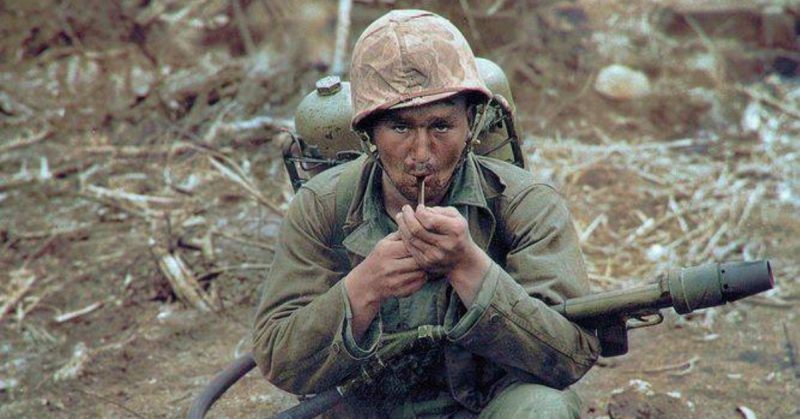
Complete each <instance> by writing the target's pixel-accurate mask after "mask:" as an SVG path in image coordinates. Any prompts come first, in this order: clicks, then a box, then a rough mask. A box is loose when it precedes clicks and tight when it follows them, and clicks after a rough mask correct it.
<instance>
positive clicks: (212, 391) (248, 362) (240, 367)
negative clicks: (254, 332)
mask: <svg viewBox="0 0 800 419" xmlns="http://www.w3.org/2000/svg"><path fill="white" fill-rule="evenodd" d="M255 366H256V361H255V360H253V355H252V354H249V353H248V354H246V355H242V356H240V357H239V358H236V360H235V361H233V363H231V364H230V365H228V366H227V367H226V368H225V369H224V370H222V372H220V373H219V374H217V375H216V376H215V377H214V379H213V380H211V382H210V383H208V385H207V386H206V388H205V389H203V392H202V393H200V395H199V396H197V398H196V399H194V402H192V407H191V408H190V409H189V419H203V417H205V415H206V412H208V409H211V406H212V405H213V404H214V402H215V401H217V399H219V398H220V396H222V394H223V393H225V391H226V390H228V388H229V387H230V386H232V385H233V384H234V383H236V381H238V380H239V379H240V378H242V377H244V376H245V374H247V373H248V372H249V371H250V370H252V369H253V368H254V367H255Z"/></svg>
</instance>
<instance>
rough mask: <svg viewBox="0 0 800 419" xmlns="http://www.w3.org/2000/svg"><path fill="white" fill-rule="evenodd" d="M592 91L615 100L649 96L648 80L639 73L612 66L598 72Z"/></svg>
mask: <svg viewBox="0 0 800 419" xmlns="http://www.w3.org/2000/svg"><path fill="white" fill-rule="evenodd" d="M594 89H595V90H596V91H597V92H598V93H600V94H601V95H603V96H605V97H608V98H611V99H617V100H630V99H641V98H643V97H645V96H647V95H649V94H650V91H651V88H650V80H649V79H648V78H647V75H645V74H644V73H642V72H641V71H637V70H633V69H631V68H628V67H626V66H624V65H620V64H613V65H610V66H608V67H605V68H603V69H602V70H600V73H599V74H598V75H597V80H595V82H594Z"/></svg>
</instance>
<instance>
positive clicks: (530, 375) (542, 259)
mask: <svg viewBox="0 0 800 419" xmlns="http://www.w3.org/2000/svg"><path fill="white" fill-rule="evenodd" d="M503 207H504V208H502V212H501V214H500V216H501V219H500V220H499V222H498V224H499V226H500V231H499V233H500V234H503V235H504V239H505V242H506V243H507V245H508V246H509V252H508V256H507V259H506V261H505V269H503V268H502V267H501V266H500V265H498V264H497V263H492V265H491V267H490V268H489V270H488V271H487V273H486V275H485V277H484V281H483V284H482V286H481V288H480V290H479V292H478V294H477V296H476V298H475V300H474V302H473V304H472V305H471V306H470V307H469V308H468V309H466V310H465V309H464V308H463V306H461V310H460V313H461V314H460V315H458V314H456V315H452V314H451V313H459V310H458V309H457V308H456V307H451V309H450V310H448V316H447V317H446V319H445V327H446V328H447V329H448V336H449V338H450V340H451V341H453V342H455V343H457V344H459V345H461V346H463V347H465V348H467V349H468V350H470V351H471V352H473V353H475V354H478V355H481V356H483V357H485V358H488V359H490V360H492V361H494V362H497V363H499V364H501V365H503V366H504V367H505V368H507V369H508V370H509V371H511V372H512V373H514V374H515V375H516V376H518V377H520V379H522V380H523V381H531V382H539V383H543V384H546V385H548V386H550V387H554V388H564V387H567V386H569V385H570V384H572V383H574V382H576V381H577V380H578V379H580V378H581V377H582V376H583V375H584V374H585V373H586V372H587V371H588V370H589V369H590V368H591V367H592V365H594V363H595V361H596V360H597V357H598V355H599V350H600V345H599V342H598V340H597V338H596V336H594V334H592V333H590V332H589V331H587V330H585V329H583V328H581V327H580V326H578V325H576V324H574V323H572V322H570V321H569V320H567V319H566V318H565V317H563V316H562V315H561V314H559V313H557V312H556V311H554V310H552V309H551V308H550V307H548V305H551V304H556V303H560V302H562V301H564V300H565V299H568V298H573V297H578V296H581V295H584V294H586V293H587V292H588V278H587V274H586V269H585V267H584V263H583V257H582V255H581V252H580V248H579V245H578V239H577V234H576V233H575V229H574V226H573V225H572V220H571V218H570V214H569V210H568V209H567V206H566V204H565V202H564V200H563V198H562V197H561V196H560V195H559V194H558V193H557V192H556V191H555V190H554V189H552V188H550V187H549V186H546V185H542V184H536V185H532V186H530V187H528V188H526V189H525V190H523V191H522V192H521V193H519V194H517V195H516V196H515V197H514V198H512V199H511V200H510V202H508V203H507V205H503ZM454 300H456V299H451V304H455V305H459V306H460V305H461V303H460V302H453V301H454Z"/></svg>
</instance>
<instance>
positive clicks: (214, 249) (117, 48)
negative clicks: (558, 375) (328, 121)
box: [0, 0, 800, 418]
mask: <svg viewBox="0 0 800 419" xmlns="http://www.w3.org/2000/svg"><path fill="white" fill-rule="evenodd" d="M297 3H301V4H297ZM334 3H335V2H322V1H308V2H290V1H275V2H256V1H247V0H242V1H239V2H226V1H209V2H183V1H149V2H105V1H100V0H93V1H88V2H77V1H61V2H54V1H47V0H41V1H30V2H21V1H20V2H7V3H4V4H3V5H0V34H1V35H2V36H0V139H2V142H1V143H0V272H2V274H0V307H2V308H7V310H4V311H3V312H1V313H0V319H2V320H0V335H1V336H2V338H1V339H0V417H8V418H19V417H31V418H33V417H36V418H38V417H182V416H185V415H186V413H187V409H188V407H189V405H190V403H191V401H192V399H193V397H194V396H196V395H197V394H198V393H199V392H200V390H201V389H202V388H203V386H204V385H205V384H206V383H208V381H209V380H210V379H211V378H212V377H213V376H214V374H216V373H217V372H218V371H220V370H221V369H222V368H223V367H224V366H225V365H227V364H228V363H229V362H231V361H232V360H233V359H234V358H235V357H236V356H238V355H240V354H242V353H245V352H247V351H248V345H249V328H250V318H251V316H252V313H253V310H254V308H255V306H256V304H257V302H258V298H259V288H260V284H261V282H262V281H263V278H264V276H265V274H266V271H267V269H268V265H269V263H270V261H271V257H272V252H271V246H272V244H273V243H274V241H275V237H276V234H277V228H278V226H279V224H280V221H281V213H282V211H283V210H284V209H285V208H286V205H287V202H288V201H289V200H290V199H291V196H292V189H291V186H290V185H289V183H288V180H287V177H286V174H285V173H284V169H283V162H282V160H281V158H280V156H281V148H280V143H281V141H285V139H286V135H287V134H286V133H285V132H284V131H285V130H287V129H288V130H291V129H293V123H292V116H293V110H294V108H295V107H296V105H297V103H298V102H299V101H300V99H302V97H303V95H304V94H305V93H307V92H309V91H311V90H312V89H313V84H314V81H315V80H316V79H317V78H320V77H322V76H324V75H326V74H327V69H328V66H329V65H330V58H329V57H330V56H331V55H332V53H333V48H334V47H333V45H334V42H333V38H334V33H335V26H336V5H335V4H334ZM451 3H452V4H449V3H445V2H441V3H440V2H431V1H424V0H419V1H396V2H394V1H388V2H387V1H360V2H356V4H355V5H354V8H353V14H352V16H353V19H352V34H359V33H360V32H361V30H363V28H364V27H366V25H367V24H368V23H369V22H370V21H371V20H373V19H374V18H375V17H377V16H379V15H381V14H383V13H384V12H385V11H386V10H388V9H389V8H390V7H392V6H394V7H419V8H426V9H431V10H434V11H437V12H439V13H442V14H444V15H445V16H448V17H449V18H451V19H452V20H453V21H454V22H455V23H456V24H457V25H458V26H459V27H460V28H461V29H462V30H463V31H464V33H465V35H466V36H467V37H468V38H469V39H470V40H471V42H472V43H473V46H474V49H475V51H476V53H477V54H478V55H482V56H486V57H489V58H491V59H493V60H495V61H496V62H498V63H499V64H501V66H502V67H503V68H504V69H505V70H506V72H507V73H508V74H509V76H510V79H511V84H512V86H513V90H514V95H515V97H514V99H515V100H516V105H517V108H518V110H519V114H518V117H519V125H520V126H521V131H522V132H523V133H524V137H525V138H524V147H525V149H526V151H527V152H528V157H529V162H530V163H531V166H532V170H534V171H537V172H539V173H541V174H544V175H546V176H549V177H551V178H552V179H553V180H554V181H555V182H556V183H558V184H559V186H560V188H561V190H562V192H563V193H564V195H565V196H566V197H567V199H568V201H569V202H570V205H571V207H572V210H573V214H574V216H575V222H576V225H577V227H578V229H579V232H580V233H581V234H582V235H584V236H585V240H584V241H583V243H582V245H583V250H584V253H585V256H586V260H587V266H588V267H589V271H590V273H591V277H592V289H593V290H595V291H601V290H608V289H615V288H621V287H630V286H636V285H641V284H644V283H646V282H648V281H651V280H653V278H655V275H656V274H657V273H658V272H661V271H663V269H665V268H666V267H667V266H686V265H693V264H698V263H702V262H704V261H710V260H741V259H756V258H769V259H770V260H771V261H772V263H773V266H774V268H775V275H776V280H777V283H778V287H777V289H776V290H773V291H771V292H769V293H766V294H765V295H761V296H758V297H754V298H751V299H747V300H743V301H741V302H737V303H734V304H729V305H726V306H724V307H717V308H712V309H708V310H705V311H702V312H700V313H696V314H692V315H689V316H686V317H679V316H677V315H676V314H674V313H671V312H670V313H666V320H665V321H664V323H663V324H661V325H658V326H655V327H651V328H646V329H641V330H634V331H631V332H630V333H629V336H630V352H629V353H628V354H627V355H624V356H621V357H615V358H607V359H602V360H601V362H600V363H599V365H598V366H597V367H596V368H594V369H593V370H591V371H590V372H589V373H588V375H587V376H586V377H584V378H583V379H582V380H581V381H580V382H579V383H577V384H576V385H575V388H576V389H577V391H578V392H579V393H580V394H581V396H582V397H583V398H584V400H585V402H586V407H585V415H586V416H587V417H607V416H612V417H617V418H622V417H631V418H633V417H636V418H640V417H641V418H644V417H685V416H686V415H690V416H693V417H704V418H705V417H707V418H731V417H743V415H744V413H743V412H745V411H746V410H748V409H749V410H752V411H753V412H755V414H756V415H757V416H758V417H769V418H790V417H800V402H798V400H800V390H799V389H800V365H798V363H800V349H798V348H799V347H800V327H798V321H797V320H798V319H797V317H798V314H800V309H799V308H798V304H797V302H798V300H799V299H800V283H799V282H798V279H800V263H799V262H798V256H797V255H798V254H800V215H799V214H800V172H798V170H800V169H798V168H800V138H798V134H799V133H800V124H798V122H799V121H800V111H798V109H800V78H798V70H797V63H798V61H800V59H798V57H799V56H800V47H798V45H797V44H796V43H795V44H789V45H783V44H779V42H778V41H775V44H770V45H764V39H765V38H764V35H763V31H764V30H766V29H768V28H767V26H765V24H762V23H758V24H753V26H752V27H751V26H747V22H762V21H761V20H759V19H760V16H761V13H762V12H763V9H764V8H763V7H762V6H761V5H760V4H754V5H753V6H752V7H751V8H744V9H742V8H737V7H732V6H731V7H730V8H728V9H726V8H725V5H726V4H727V5H733V4H734V3H736V2H733V1H731V2H724V1H715V2H707V3H708V4H712V3H713V5H715V6H714V7H711V9H713V10H711V11H709V10H700V11H698V10H696V9H692V8H691V7H690V8H688V9H687V8H686V7H685V5H684V3H685V2H680V1H660V2H643V1H642V2H638V1H637V2H628V1H612V2H609V1H596V0H581V1H577V2H553V1H544V2H533V1H532V2H503V1H488V0H487V1H468V2H451ZM462 3H464V4H468V5H469V9H470V10H472V11H473V12H472V13H467V11H466V10H467V9H466V8H465V7H463V6H462ZM506 3H513V4H506ZM700 3H704V2H700ZM237 4H238V6H239V7H241V9H242V12H241V13H239V12H238V11H237V10H238V7H237ZM773 6H775V5H773ZM695 7H696V6H695ZM775 7H777V6H775ZM734 9H735V10H734ZM780 10H781V11H782V13H778V14H777V15H780V16H785V17H786V18H788V19H794V20H791V22H793V23H794V25H795V26H792V28H793V30H794V29H795V28H796V27H800V26H797V24H796V22H797V16H798V11H797V10H796V9H792V8H791V7H790V4H789V3H788V2H787V3H786V7H785V8H783V9H780ZM772 12H774V8H773V9H772ZM781 19H782V18H781ZM778 20H780V19H778ZM720 22H722V23H720ZM725 22H729V23H727V24H726V23H725ZM742 22H745V23H744V24H743V23H742ZM725 25H728V26H725ZM731 25H732V26H734V27H736V26H737V25H745V26H740V27H742V28H744V29H747V30H744V29H743V30H741V31H731V30H729V29H730V26H731ZM726 28H728V29H727V30H726ZM351 38H352V37H351ZM350 41H351V45H352V42H353V41H354V40H353V39H351V40H350ZM612 63H619V64H624V65H627V66H630V67H632V68H636V69H638V70H640V71H643V72H644V73H645V74H646V75H647V76H648V78H649V80H650V82H651V84H652V93H651V94H650V96H648V97H647V98H645V99H639V100H627V101H626V100H611V99H608V98H606V97H603V96H602V95H600V94H598V93H597V92H596V91H595V90H594V88H593V83H594V80H595V77H596V75H597V73H598V71H599V70H600V69H601V68H603V67H604V66H606V65H608V64H612ZM792 65H794V67H792ZM759 95H763V97H762V96H759ZM759 98H761V99H759ZM764 98H766V99H764ZM681 141H684V142H685V144H686V145H682V144H684V143H681ZM687 141H688V142H687ZM615 150H616V151H615ZM704 203H707V204H709V205H705V206H703V204H704ZM673 204H674V205H677V206H678V207H679V208H683V209H685V210H686V211H685V212H681V213H680V214H682V215H675V216H668V214H670V211H674V208H673ZM671 208H673V209H671ZM677 212H680V211H676V213H677ZM745 214H746V216H745ZM665 217H667V218H666V219H665ZM648 220H649V221H648ZM595 222H596V223H595ZM658 222H661V224H658V225H657V226H655V227H653V224H654V223H658ZM593 225H594V227H592V226H593ZM681 237H688V238H687V239H685V240H683V241H680V239H681ZM164 252H166V253H164ZM165 254H166V255H171V256H173V257H177V258H179V259H180V260H182V261H183V263H184V264H185V265H186V266H187V267H188V270H189V271H190V272H191V276H193V277H195V278H196V279H197V280H198V283H199V284H200V286H201V288H202V289H203V290H204V292H205V293H207V296H208V298H209V300H208V301H210V303H209V304H211V305H212V306H216V307H221V309H220V310H218V311H216V312H215V311H203V310H199V309H197V308H195V307H193V306H192V305H191V304H189V303H187V302H186V301H185V300H182V299H180V298H178V296H177V295H176V293H175V290H174V288H173V286H172V284H171V282H170V281H169V280H168V277H167V276H166V275H168V273H165V269H163V266H162V265H159V260H161V261H162V262H163V260H164V259H163V257H164V255H165ZM17 297H18V298H17ZM82 309H85V312H79V310H82ZM295 403H296V398H295V397H294V396H292V395H289V394H287V393H285V392H282V391H281V390H279V389H276V388H275V387H273V386H272V385H270V384H269V383H267V382H266V381H265V380H264V379H263V378H261V377H260V376H259V374H257V373H255V372H253V373H251V374H250V375H248V376H246V377H245V378H243V379H242V380H241V381H240V382H239V383H238V384H237V385H236V386H234V387H233V388H232V389H231V390H230V391H229V392H228V393H226V394H225V395H224V397H223V398H222V399H221V400H220V401H219V402H218V403H217V405H215V407H214V408H213V410H212V411H211V413H210V414H209V417H264V416H270V415H272V414H274V413H276V412H278V411H279V410H281V409H283V408H286V407H288V406H291V405H293V404H295ZM687 412H688V413H687Z"/></svg>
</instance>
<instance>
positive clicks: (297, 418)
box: [272, 388, 343, 419]
mask: <svg viewBox="0 0 800 419" xmlns="http://www.w3.org/2000/svg"><path fill="white" fill-rule="evenodd" d="M342 398H343V397H342V395H341V393H339V390H338V389H336V388H332V389H330V390H327V391H324V392H322V393H319V394H317V395H316V396H314V397H312V398H310V399H308V400H304V401H302V402H300V404H298V405H297V406H294V407H292V408H291V409H287V410H284V411H283V412H281V413H278V414H277V415H275V416H273V417H272V419H313V418H315V417H317V416H319V415H320V414H322V413H323V412H325V411H327V410H329V409H330V408H332V407H333V406H336V403H339V402H340V401H341V400H342Z"/></svg>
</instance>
